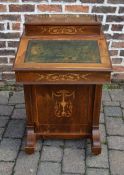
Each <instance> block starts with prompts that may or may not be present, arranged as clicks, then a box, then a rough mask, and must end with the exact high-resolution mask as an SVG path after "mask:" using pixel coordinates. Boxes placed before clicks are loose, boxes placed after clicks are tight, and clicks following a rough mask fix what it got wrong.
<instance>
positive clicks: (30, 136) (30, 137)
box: [24, 85, 36, 154]
mask: <svg viewBox="0 0 124 175" xmlns="http://www.w3.org/2000/svg"><path fill="white" fill-rule="evenodd" d="M24 94H25V106H26V113H27V138H26V146H25V152H26V153H27V154H32V153H34V150H35V145H36V134H35V132H34V120H35V119H34V116H35V112H34V105H35V104H33V103H34V101H35V100H34V95H33V86H31V85H24Z"/></svg>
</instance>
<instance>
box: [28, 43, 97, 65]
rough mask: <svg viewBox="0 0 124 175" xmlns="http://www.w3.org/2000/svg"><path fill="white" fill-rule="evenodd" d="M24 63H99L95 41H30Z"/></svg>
mask: <svg viewBox="0 0 124 175" xmlns="http://www.w3.org/2000/svg"><path fill="white" fill-rule="evenodd" d="M25 62H35V63H100V54H99V47H98V43H97V41H96V40H81V41H76V40H71V41H67V40H63V41H60V40H53V41H51V40H45V41H43V40H30V41H29V42H28V47H27V51H26V55H25Z"/></svg>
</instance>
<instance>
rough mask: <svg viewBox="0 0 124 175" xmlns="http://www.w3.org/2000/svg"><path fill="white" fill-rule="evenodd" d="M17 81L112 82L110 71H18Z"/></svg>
mask: <svg viewBox="0 0 124 175" xmlns="http://www.w3.org/2000/svg"><path fill="white" fill-rule="evenodd" d="M16 81H17V82H22V83H24V84H56V83H57V84H103V83H107V82H110V72H95V71H94V72H88V71H86V72H54V71H51V72H40V71H39V72H36V71H33V72H30V71H29V72H28V71H27V72H25V71H18V72H17V71H16Z"/></svg>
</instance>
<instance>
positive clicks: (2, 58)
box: [0, 0, 124, 81]
mask: <svg viewBox="0 0 124 175" xmlns="http://www.w3.org/2000/svg"><path fill="white" fill-rule="evenodd" d="M56 13H58V14H60V13H63V14H72V13H76V14H80V13H81V14H91V15H92V14H96V15H97V16H98V18H99V20H100V21H101V22H102V24H103V31H104V33H105V35H106V38H107V42H108V47H109V52H110V56H111V60H112V64H113V68H114V72H113V73H112V78H113V79H123V78H124V0H0V81H8V80H12V79H14V72H12V65H13V61H14V59H15V53H16V51H17V47H18V43H19V38H20V36H21V34H22V31H23V23H24V22H25V19H26V18H28V17H29V16H30V17H32V15H33V16H34V15H40V14H56Z"/></svg>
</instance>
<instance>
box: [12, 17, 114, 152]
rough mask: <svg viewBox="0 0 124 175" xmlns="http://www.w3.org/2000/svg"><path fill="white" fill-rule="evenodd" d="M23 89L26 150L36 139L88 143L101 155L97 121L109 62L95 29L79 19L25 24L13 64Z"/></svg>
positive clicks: (96, 25) (91, 21) (95, 24)
mask: <svg viewBox="0 0 124 175" xmlns="http://www.w3.org/2000/svg"><path fill="white" fill-rule="evenodd" d="M14 70H15V74H16V81H17V82H21V83H23V85H24V94H25V103H26V112H27V144H26V147H25V150H26V152H27V153H29V154H31V153H33V152H34V149H35V144H36V140H37V139H38V138H44V139H46V138H62V139H74V138H83V137H86V138H90V139H91V141H92V145H91V147H92V152H93V153H94V154H96V155H97V154H99V153H100V152H101V145H100V134H99V115H100V106H101V93H102V85H103V84H104V83H108V82H110V74H111V70H112V67H111V62H110V58H109V54H108V48H107V44H106V40H105V37H104V35H103V33H102V31H101V24H100V23H99V22H98V21H97V20H96V18H95V17H89V16H83V15H78V16H76V15H71V16H69V15H51V16H49V15H43V16H41V19H40V22H37V20H36V23H26V24H25V30H24V33H23V35H22V37H21V40H20V45H19V48H18V52H17V55H16V60H15V63H14Z"/></svg>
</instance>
